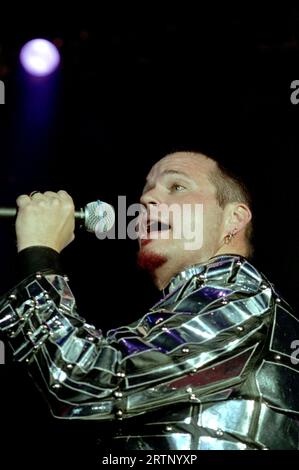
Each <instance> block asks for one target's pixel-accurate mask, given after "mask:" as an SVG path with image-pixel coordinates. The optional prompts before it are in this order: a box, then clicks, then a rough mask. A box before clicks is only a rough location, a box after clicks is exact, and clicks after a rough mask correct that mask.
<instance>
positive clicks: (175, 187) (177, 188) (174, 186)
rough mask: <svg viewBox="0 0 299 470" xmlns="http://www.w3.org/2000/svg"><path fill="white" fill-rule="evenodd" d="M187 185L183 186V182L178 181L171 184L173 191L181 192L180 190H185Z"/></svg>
mask: <svg viewBox="0 0 299 470" xmlns="http://www.w3.org/2000/svg"><path fill="white" fill-rule="evenodd" d="M184 189H186V188H185V186H183V185H182V184H178V183H173V184H172V185H171V186H170V190H171V191H172V192H176V193H177V192H180V191H184Z"/></svg>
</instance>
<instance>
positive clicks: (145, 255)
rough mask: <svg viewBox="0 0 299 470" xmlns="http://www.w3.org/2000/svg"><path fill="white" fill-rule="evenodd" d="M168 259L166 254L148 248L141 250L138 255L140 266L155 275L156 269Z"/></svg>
mask: <svg viewBox="0 0 299 470" xmlns="http://www.w3.org/2000/svg"><path fill="white" fill-rule="evenodd" d="M166 261H167V257H166V256H163V255H159V254H157V253H153V252H152V251H147V250H140V251H139V253H138V257H137V264H138V266H139V267H140V268H141V269H144V270H146V271H148V272H149V273H150V274H151V275H154V273H155V271H156V270H157V269H158V268H160V267H161V266H162V265H163V264H164V263H166Z"/></svg>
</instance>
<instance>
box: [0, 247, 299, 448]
mask: <svg viewBox="0 0 299 470" xmlns="http://www.w3.org/2000/svg"><path fill="white" fill-rule="evenodd" d="M121 308H122V309H124V303H123V301H122V306H121ZM128 308H129V303H128ZM0 330H1V331H2V332H3V333H4V335H5V336H6V337H7V339H8V341H9V343H10V346H11V348H12V350H13V356H14V358H15V360H17V361H24V362H27V363H28V368H29V372H30V374H31V375H32V377H33V378H34V380H35V382H36V383H37V385H38V386H39V387H40V388H41V389H42V391H43V393H44V395H45V396H46V398H47V400H48V403H49V406H50V409H51V411H52V413H53V415H54V416H56V417H59V418H64V419H68V420H70V419H77V420H99V421H106V422H107V429H109V433H108V432H105V434H106V435H105V436H100V437H101V441H102V445H103V446H104V447H105V449H116V448H117V449H125V450H131V449H154V450H163V451H165V450H170V449H178V450H186V449H190V450H195V449H198V450H204V449H236V450H241V449H298V448H299V444H298V441H299V426H298V422H297V419H298V415H299V360H298V359H297V358H296V354H295V351H294V344H296V340H299V321H298V319H297V318H296V317H295V316H294V315H293V314H292V312H291V310H290V307H289V306H288V304H287V303H286V302H285V301H284V300H283V299H281V298H280V297H279V295H278V294H277V293H276V291H275V289H274V287H273V285H272V284H271V283H270V282H269V281H268V280H267V279H266V278H265V277H264V276H263V275H262V274H261V273H260V272H258V271H257V270H256V269H255V268H254V267H253V266H252V265H251V264H250V263H249V262H248V261H247V260H246V259H245V258H243V257H241V256H238V255H222V256H216V257H214V258H211V259H210V260H209V261H208V262H206V263H202V264H198V265H194V266H191V267H189V268H187V269H186V270H184V271H183V272H181V273H179V274H178V275H177V276H175V277H174V278H173V279H172V281H171V283H170V285H169V286H168V289H167V293H166V295H165V296H164V298H163V299H162V300H161V301H160V302H158V303H157V304H156V305H154V307H153V308H152V309H151V310H150V311H149V312H148V313H147V314H146V315H144V316H143V317H142V318H141V319H140V320H139V321H136V322H135V323H133V324H131V325H128V326H123V327H120V328H117V329H115V330H111V331H109V332H108V333H107V335H105V336H103V335H102V333H101V331H100V330H98V329H96V328H95V327H94V326H92V325H90V324H88V323H87V322H86V321H85V320H84V318H82V317H81V316H79V315H78V313H77V311H76V303H75V299H74V297H73V295H72V292H71V290H70V288H69V284H68V280H67V278H66V277H64V276H62V275H58V274H56V273H55V272H52V273H51V272H44V273H42V272H41V273H37V274H36V275H32V276H31V277H29V278H27V279H25V280H24V281H22V282H21V283H20V284H19V285H17V286H16V287H15V288H14V289H13V290H12V291H10V292H9V293H8V294H7V295H6V296H4V297H3V298H2V299H1V302H0ZM292 348H293V349H292Z"/></svg>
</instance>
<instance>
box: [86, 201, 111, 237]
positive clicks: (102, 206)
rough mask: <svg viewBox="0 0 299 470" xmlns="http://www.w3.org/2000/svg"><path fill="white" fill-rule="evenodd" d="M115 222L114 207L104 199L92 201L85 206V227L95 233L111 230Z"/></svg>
mask: <svg viewBox="0 0 299 470" xmlns="http://www.w3.org/2000/svg"><path fill="white" fill-rule="evenodd" d="M114 222H115V212H114V208H113V207H112V206H111V205H110V204H107V203H106V202H102V201H94V202H90V203H89V204H87V205H86V206H85V228H86V230H87V231H88V232H93V233H95V234H98V233H104V232H108V231H109V230H111V228H112V227H113V225H114Z"/></svg>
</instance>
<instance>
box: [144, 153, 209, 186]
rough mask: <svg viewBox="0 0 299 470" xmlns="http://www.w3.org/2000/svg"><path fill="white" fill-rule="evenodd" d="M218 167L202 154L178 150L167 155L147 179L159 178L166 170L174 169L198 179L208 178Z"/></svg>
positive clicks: (154, 167) (152, 169) (155, 166)
mask: <svg viewBox="0 0 299 470" xmlns="http://www.w3.org/2000/svg"><path fill="white" fill-rule="evenodd" d="M215 167H216V164H215V162H214V161H213V160H212V159H210V158H208V157H206V156H205V155H202V154H195V153H192V152H176V153H172V154H169V155H166V156H165V157H163V158H162V159H161V160H159V161H158V162H157V163H156V164H155V165H154V166H153V167H152V168H151V170H150V172H149V174H148V176H147V179H148V180H152V179H157V178H159V176H161V174H163V173H164V172H165V171H169V170H174V171H178V172H182V173H185V174H187V175H188V176H189V177H190V178H192V179H194V180H196V179H197V178H199V179H207V177H208V174H209V173H210V171H211V170H213V169H214V168H215Z"/></svg>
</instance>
